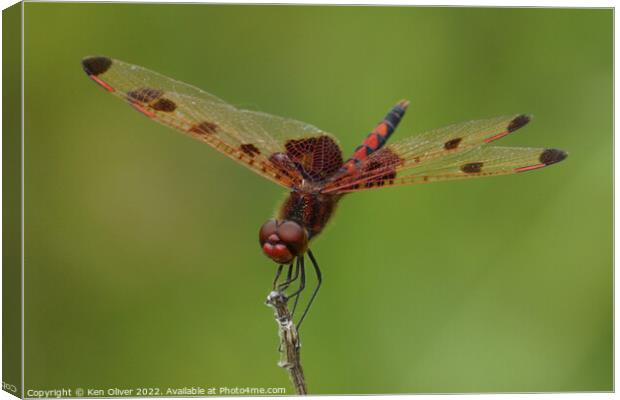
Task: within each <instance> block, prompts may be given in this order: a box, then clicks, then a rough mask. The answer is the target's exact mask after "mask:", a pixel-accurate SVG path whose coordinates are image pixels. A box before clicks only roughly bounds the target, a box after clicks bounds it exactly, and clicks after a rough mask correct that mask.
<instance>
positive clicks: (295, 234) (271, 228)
mask: <svg viewBox="0 0 620 400" xmlns="http://www.w3.org/2000/svg"><path fill="white" fill-rule="evenodd" d="M258 238H259V242H260V245H261V247H262V248H263V253H265V255H266V256H267V257H269V258H271V259H272V260H274V261H275V262H277V263H279V264H289V263H291V262H292V261H293V259H294V258H295V257H296V256H298V255H300V254H302V253H304V252H305V251H306V248H307V246H308V234H307V233H306V230H305V229H304V228H302V227H301V226H300V225H299V224H297V223H296V222H292V221H284V222H280V223H278V222H277V221H274V220H269V221H267V222H265V223H264V224H263V226H262V227H261V228H260V231H259V234H258Z"/></svg>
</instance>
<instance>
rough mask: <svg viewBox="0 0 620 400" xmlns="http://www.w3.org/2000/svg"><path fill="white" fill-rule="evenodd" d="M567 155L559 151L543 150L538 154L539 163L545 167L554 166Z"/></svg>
mask: <svg viewBox="0 0 620 400" xmlns="http://www.w3.org/2000/svg"><path fill="white" fill-rule="evenodd" d="M566 157H568V153H567V152H565V151H564V150H560V149H545V150H544V151H543V152H542V153H541V154H540V158H539V160H540V162H541V163H543V164H545V166H546V165H551V164H556V163H559V162H560V161H562V160H564V159H566Z"/></svg>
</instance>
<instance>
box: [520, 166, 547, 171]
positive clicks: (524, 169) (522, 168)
mask: <svg viewBox="0 0 620 400" xmlns="http://www.w3.org/2000/svg"><path fill="white" fill-rule="evenodd" d="M544 166H545V164H536V165H530V166H528V167H521V168H517V169H515V171H517V172H525V171H531V170H533V169H538V168H542V167H544Z"/></svg>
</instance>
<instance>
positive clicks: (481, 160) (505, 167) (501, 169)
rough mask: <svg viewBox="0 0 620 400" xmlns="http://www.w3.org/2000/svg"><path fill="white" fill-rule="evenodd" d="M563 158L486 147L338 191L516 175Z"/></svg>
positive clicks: (542, 151)
mask: <svg viewBox="0 0 620 400" xmlns="http://www.w3.org/2000/svg"><path fill="white" fill-rule="evenodd" d="M566 157H567V154H566V152H564V151H562V150H558V149H541V148H524V147H496V146H488V147H487V146H485V147H480V148H477V149H474V150H472V151H468V152H465V153H460V154H456V155H453V156H451V157H446V158H445V159H441V160H437V161H436V162H432V163H428V164H425V165H420V166H419V167H415V168H410V169H407V170H405V171H401V172H400V173H398V174H396V173H394V174H393V175H388V176H378V177H373V178H369V179H366V180H365V181H362V182H357V183H355V184H353V185H351V186H348V187H344V188H341V189H340V190H338V193H347V192H354V191H360V190H366V189H371V188H379V187H384V186H401V185H412V184H417V183H430V182H440V181H448V180H457V179H471V178H481V177H486V176H496V175H507V174H516V173H519V172H526V171H531V170H535V169H539V168H543V167H546V166H549V165H552V164H555V163H558V162H560V161H562V160H564V159H565V158H566Z"/></svg>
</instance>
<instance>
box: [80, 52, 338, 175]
mask: <svg viewBox="0 0 620 400" xmlns="http://www.w3.org/2000/svg"><path fill="white" fill-rule="evenodd" d="M82 66H83V68H84V70H85V72H86V73H87V74H88V75H89V76H90V78H91V79H93V80H94V81H95V82H97V83H98V84H99V85H100V86H102V87H104V88H105V89H106V90H108V91H109V92H111V93H112V94H113V95H115V96H117V97H119V98H121V99H123V100H125V101H127V102H128V103H129V104H130V105H132V106H133V107H134V108H135V109H136V110H138V111H140V112H141V113H143V114H144V115H146V116H147V117H149V118H151V119H153V120H155V121H157V122H159V123H162V124H164V125H166V126H169V127H172V128H174V129H176V130H178V131H180V132H182V133H185V134H187V135H190V136H192V137H194V138H195V139H198V140H200V141H202V142H205V143H207V144H209V145H211V146H212V147H213V148H215V149H217V150H219V151H220V152H222V153H224V154H225V155H227V156H228V157H230V158H232V159H234V160H237V161H239V162H241V163H242V164H244V165H245V166H247V167H248V168H250V169H251V170H253V171H254V172H256V173H258V174H260V175H262V176H264V177H266V178H268V179H270V180H271V181H273V182H275V183H278V184H280V185H282V186H285V187H294V186H297V185H299V184H301V181H302V180H303V178H304V177H303V174H302V172H303V167H308V162H306V163H305V164H304V163H301V164H300V163H295V162H294V160H291V158H294V156H297V158H304V157H305V159H308V158H313V157H308V156H307V155H308V152H312V151H315V152H318V151H319V150H320V149H325V148H327V149H328V150H329V151H327V152H326V154H327V156H326V157H327V158H329V159H330V160H331V163H338V160H337V156H339V155H340V148H339V146H338V143H337V141H336V139H335V138H334V137H333V136H331V135H329V134H328V133H325V132H323V131H322V130H320V129H319V128H316V127H314V126H312V125H309V124H306V123H303V122H300V121H296V120H293V119H289V118H283V117H277V116H274V115H269V114H265V113H261V112H256V111H250V110H243V109H238V108H236V107H234V106H232V105H230V104H228V103H226V102H225V101H223V100H221V99H219V98H218V97H216V96H214V95H212V94H209V93H207V92H205V91H203V90H201V89H198V88H196V87H194V86H191V85H188V84H186V83H183V82H179V81H176V80H174V79H171V78H168V77H166V76H163V75H161V74H158V73H156V72H153V71H150V70H148V69H146V68H143V67H139V66H137V65H132V64H128V63H125V62H122V61H119V60H114V59H110V58H106V57H89V58H86V59H84V60H83V61H82ZM330 151H331V153H330ZM336 153H337V154H336ZM311 155H312V153H311ZM330 157H331V158H330ZM334 158H335V159H336V160H334ZM341 163H342V160H341V156H340V164H341ZM315 164H316V163H315ZM324 164H329V163H328V162H323V164H321V165H319V166H317V165H314V164H312V165H310V166H309V167H308V168H309V169H310V175H312V173H316V171H315V170H319V169H320V168H323V169H325V167H324ZM328 166H329V165H328ZM312 167H314V170H312ZM338 167H340V165H338ZM332 168H333V167H332ZM300 169H301V171H300ZM336 169H337V168H336ZM321 172H323V170H321Z"/></svg>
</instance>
